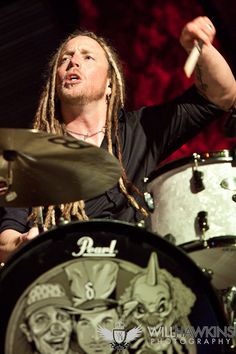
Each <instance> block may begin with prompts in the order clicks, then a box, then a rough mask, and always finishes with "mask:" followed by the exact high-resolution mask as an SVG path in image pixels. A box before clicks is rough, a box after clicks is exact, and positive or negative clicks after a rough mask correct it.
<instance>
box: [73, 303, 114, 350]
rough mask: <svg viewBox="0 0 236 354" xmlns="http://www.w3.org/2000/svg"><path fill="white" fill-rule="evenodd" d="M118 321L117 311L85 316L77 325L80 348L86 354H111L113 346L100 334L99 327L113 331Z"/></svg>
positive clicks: (112, 310) (82, 316)
mask: <svg viewBox="0 0 236 354" xmlns="http://www.w3.org/2000/svg"><path fill="white" fill-rule="evenodd" d="M117 321H118V315H117V312H116V310H115V309H111V310H106V311H103V312H100V313H93V314H83V315H81V317H80V319H79V321H78V322H77V324H76V332H77V338H78V343H79V346H80V347H81V348H82V349H83V350H84V351H85V352H86V354H98V353H99V354H110V353H111V352H112V350H113V349H112V348H111V345H110V344H109V343H108V342H107V341H106V340H105V339H103V338H102V337H101V336H100V335H99V333H98V330H97V328H98V326H102V327H104V328H107V329H109V330H111V331H112V329H113V328H114V326H115V324H116V323H117Z"/></svg>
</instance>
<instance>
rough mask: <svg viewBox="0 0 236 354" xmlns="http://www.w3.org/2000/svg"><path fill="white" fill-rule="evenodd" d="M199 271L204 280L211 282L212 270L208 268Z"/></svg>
mask: <svg viewBox="0 0 236 354" xmlns="http://www.w3.org/2000/svg"><path fill="white" fill-rule="evenodd" d="M201 269H202V272H203V274H204V275H205V276H206V278H207V279H209V280H210V281H211V280H212V277H213V275H214V272H213V270H212V269H209V268H201Z"/></svg>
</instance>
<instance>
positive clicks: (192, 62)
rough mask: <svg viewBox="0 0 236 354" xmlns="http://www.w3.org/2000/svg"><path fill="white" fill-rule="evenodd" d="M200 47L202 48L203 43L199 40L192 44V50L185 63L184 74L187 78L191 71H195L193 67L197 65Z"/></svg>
mask: <svg viewBox="0 0 236 354" xmlns="http://www.w3.org/2000/svg"><path fill="white" fill-rule="evenodd" d="M202 47H203V41H202V40H200V39H199V40H198V41H197V42H196V43H195V44H194V47H193V48H192V50H191V52H190V54H189V56H188V58H187V60H186V62H185V65H184V72H185V74H186V76H187V77H188V78H189V77H190V76H191V75H192V73H193V70H194V69H195V66H196V64H197V61H198V59H199V57H200V54H201V51H202Z"/></svg>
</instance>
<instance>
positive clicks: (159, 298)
mask: <svg viewBox="0 0 236 354" xmlns="http://www.w3.org/2000/svg"><path fill="white" fill-rule="evenodd" d="M0 155H1V156H0V206H1V207H28V206H34V207H42V206H47V205H57V204H62V203H67V202H73V201H77V200H81V199H84V200H86V199H90V198H93V197H96V196H98V195H100V194H102V193H104V192H105V191H106V190H108V189H110V188H112V187H113V186H114V185H115V184H116V183H117V181H118V179H119V177H120V175H121V171H120V166H119V163H118V161H117V160H116V158H115V157H113V156H112V155H111V154H109V153H108V152H107V151H105V150H103V149H101V148H98V147H95V146H93V145H90V144H88V143H85V142H83V141H79V140H77V139H74V138H72V137H69V136H57V135H55V134H49V133H44V132H38V131H36V130H24V129H0ZM234 162H235V156H234V154H233V152H231V151H228V150H222V151H218V152H212V153H205V154H194V155H193V156H192V157H188V158H183V159H179V160H176V161H174V162H170V163H167V164H165V165H163V166H162V167H160V168H159V169H157V170H156V171H155V172H153V174H152V175H150V176H149V179H148V183H147V192H148V193H149V194H150V195H151V196H152V197H153V200H154V210H153V212H152V213H151V225H152V226H151V228H152V231H151V232H150V231H147V230H146V229H145V228H143V227H138V226H137V225H131V224H129V223H126V222H120V221H115V220H113V221H111V220H101V219H100V220H89V221H83V222H71V223H67V224H66V223H65V224H60V225H57V226H56V227H54V228H52V229H51V230H49V231H47V232H43V233H41V234H40V235H39V236H38V237H36V238H35V239H33V240H31V241H29V242H28V243H26V244H25V245H24V246H23V247H21V248H20V249H19V250H18V251H17V252H15V253H14V254H13V255H12V256H11V257H10V258H9V260H8V261H7V262H6V264H5V265H4V266H3V267H2V269H1V271H0V312H1V321H0V337H1V338H4V340H3V339H2V340H1V342H0V353H4V354H15V353H17V354H28V353H29V354H31V353H32V354H33V353H38V354H45V353H47V354H56V353H60V354H72V353H80V352H83V353H91V354H92V353H95V352H96V350H95V349H96V348H97V350H100V351H99V352H102V353H122V352H124V353H137V354H145V353H146V354H148V353H150V354H154V353H159V354H164V353H168V354H172V353H173V354H174V353H183V354H184V353H190V354H194V353H202V354H205V353H206V354H211V353H212V354H213V353H214V354H218V353H219V354H220V353H225V354H227V353H234V352H235V345H236V343H235V342H236V337H235V324H236V315H235V311H236V275H235V271H234V265H235V263H236V261H235V259H236V258H235V252H236V237H235V236H236V232H235V222H234V215H235V209H236V171H235V169H234ZM58 309H59V310H60V311H64V312H66V313H67V320H68V321H69V319H70V321H72V322H73V321H78V322H77V324H78V323H80V322H79V321H80V320H81V319H83V318H86V323H90V327H86V328H87V333H88V335H89V337H91V338H93V329H92V327H93V325H94V323H95V322H96V316H100V317H99V318H100V319H101V318H102V316H104V318H106V319H107V316H108V315H107V313H108V312H109V311H110V312H109V313H110V314H111V313H112V312H111V311H114V314H115V315H114V316H115V317H114V318H115V319H116V321H115V320H114V323H113V325H112V326H111V327H110V335H111V337H109V338H110V341H109V340H108V339H106V335H107V336H108V334H107V333H108V332H109V331H108V329H107V328H105V329H104V328H103V331H102V329H101V328H102V327H101V326H105V323H106V322H105V321H104V322H102V320H101V321H100V322H99V331H100V332H99V333H103V337H104V338H105V339H104V338H103V341H102V342H101V339H100V342H99V340H98V339H96V340H95V339H94V340H93V342H92V339H91V344H89V345H88V344H87V345H85V343H84V342H83V340H82V339H81V338H82V335H80V334H81V332H80V331H82V329H80V331H79V330H77V333H76V335H77V337H76V338H77V339H76V340H75V339H74V337H75V336H74V335H72V333H71V332H72V330H69V329H68V333H67V335H68V338H67V339H68V340H65V338H64V337H65V336H66V334H63V335H62V334H61V335H60V334H55V333H53V323H54V322H53V318H52V316H53V315H52V313H53V311H59V310H58ZM50 316H51V317H50ZM46 317H47V320H45V318H46ZM68 318H69V319H68ZM117 318H118V319H119V321H118V320H117ZM37 319H38V322H37ZM44 321H46V322H45V323H44ZM84 321H85V320H84ZM57 322H58V323H57V328H62V327H63V325H62V324H60V323H59V322H60V321H59V320H57ZM84 323H85V322H84ZM121 324H122V325H121ZM60 326H61V327H60ZM122 326H123V327H122ZM74 327H75V328H82V327H80V326H77V327H76V326H73V328H74ZM67 328H70V326H69V325H68V327H67ZM71 328H72V326H71ZM86 328H85V329H86ZM137 328H139V335H138V334H137V337H135V338H133V339H132V338H131V337H132V335H131V334H133V333H134V332H135V329H137ZM37 330H38V332H37ZM54 331H55V329H54ZM55 332H56V331H55ZM59 332H60V331H59V330H58V333H59ZM36 333H37V335H36ZM104 333H105V334H104ZM117 333H119V335H117ZM136 333H138V332H137V330H136ZM140 333H141V334H140ZM53 336H54V337H53ZM62 337H63V338H62ZM94 338H95V335H94ZM111 338H112V339H111ZM137 338H138V339H137ZM40 343H41V344H40ZM42 343H44V345H46V347H47V348H46V347H45V348H46V349H45V348H44V345H43V344H42ZM45 343H46V344H45ZM101 343H102V344H101ZM88 348H89V349H88ZM94 348H95V349H94ZM101 348H102V349H101Z"/></svg>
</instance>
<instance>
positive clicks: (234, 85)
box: [195, 44, 236, 110]
mask: <svg viewBox="0 0 236 354" xmlns="http://www.w3.org/2000/svg"><path fill="white" fill-rule="evenodd" d="M195 84H196V86H197V89H198V90H199V92H200V93H201V94H202V95H203V96H204V97H206V98H207V99H208V100H209V101H211V102H212V103H214V104H216V105H217V106H219V107H220V108H222V109H224V110H227V109H229V108H231V107H232V106H233V105H234V103H235V101H236V81H235V78H234V76H233V73H232V71H231V69H230V67H229V65H228V64H227V62H226V61H225V59H224V58H223V56H222V55H221V54H220V53H219V52H218V51H217V50H216V48H215V47H214V46H213V45H211V44H210V45H203V48H202V53H201V55H200V58H199V60H198V64H197V66H196V70H195Z"/></svg>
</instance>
